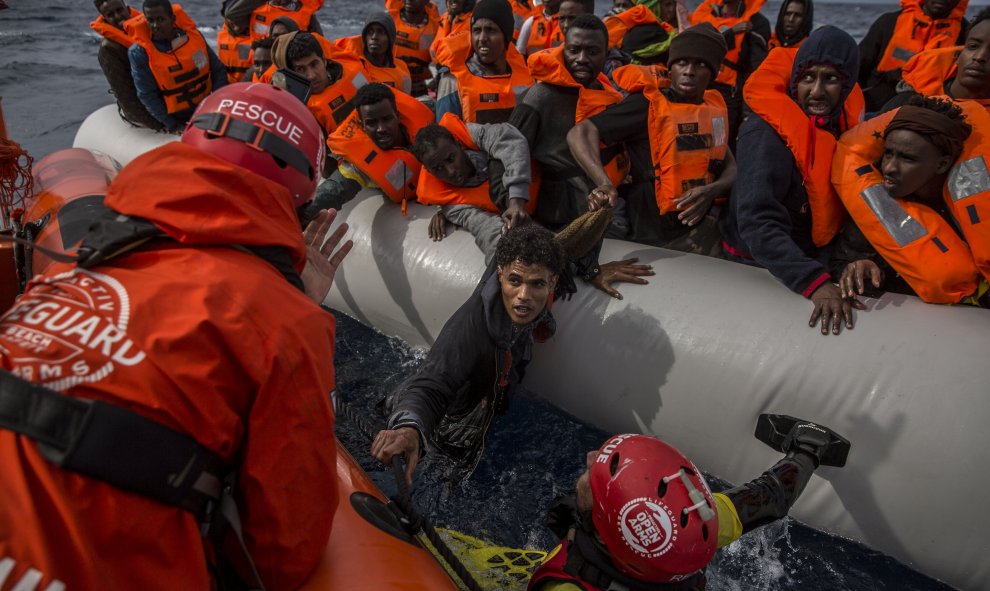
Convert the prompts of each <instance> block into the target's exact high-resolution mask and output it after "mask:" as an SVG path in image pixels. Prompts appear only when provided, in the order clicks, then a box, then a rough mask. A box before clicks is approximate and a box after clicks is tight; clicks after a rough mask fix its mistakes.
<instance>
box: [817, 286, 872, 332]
mask: <svg viewBox="0 0 990 591" xmlns="http://www.w3.org/2000/svg"><path fill="white" fill-rule="evenodd" d="M811 302H812V303H813V304H814V305H815V309H814V311H813V312H812V313H811V319H810V320H809V321H808V326H814V325H815V324H817V323H818V319H819V318H821V321H822V334H823V335H824V334H828V331H829V327H830V326H831V328H832V334H839V331H840V330H841V329H842V321H843V320H845V321H846V328H848V329H850V330H851V329H852V328H853V315H852V311H853V308H855V309H857V310H865V309H866V306H864V305H863V303H862V302H860V301H859V300H857V299H855V298H854V299H851V300H850V299H846V298H843V297H842V291H841V290H840V289H839V288H838V287H837V286H836V285H835V284H833V283H832V282H831V281H826V282H825V283H823V284H822V285H821V287H819V288H818V289H816V290H815V292H814V293H812V294H811Z"/></svg>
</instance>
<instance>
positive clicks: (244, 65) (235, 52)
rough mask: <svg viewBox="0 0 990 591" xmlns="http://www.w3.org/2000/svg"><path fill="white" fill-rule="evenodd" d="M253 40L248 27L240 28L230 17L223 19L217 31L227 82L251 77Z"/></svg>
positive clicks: (219, 55) (218, 50)
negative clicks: (249, 73) (249, 72)
mask: <svg viewBox="0 0 990 591" xmlns="http://www.w3.org/2000/svg"><path fill="white" fill-rule="evenodd" d="M252 41H254V40H253V39H252V38H251V35H250V34H248V31H247V29H246V28H245V29H240V28H238V27H237V25H236V24H235V23H234V22H233V21H231V20H230V19H224V20H223V26H222V27H220V31H219V32H218V33H217V57H219V58H220V61H221V62H223V65H224V67H226V68H227V82H230V83H234V82H240V81H242V80H245V79H246V78H249V77H250V76H249V75H248V71H249V70H250V69H251V65H252V61H251V43H252Z"/></svg>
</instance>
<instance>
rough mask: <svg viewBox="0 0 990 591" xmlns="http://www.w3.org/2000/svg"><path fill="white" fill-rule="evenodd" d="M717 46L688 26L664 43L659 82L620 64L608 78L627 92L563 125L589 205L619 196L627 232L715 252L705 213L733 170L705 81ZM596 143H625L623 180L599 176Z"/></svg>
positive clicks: (715, 99)
mask: <svg viewBox="0 0 990 591" xmlns="http://www.w3.org/2000/svg"><path fill="white" fill-rule="evenodd" d="M724 54H725V39H724V38H723V37H722V35H721V34H719V32H718V31H716V30H715V28H714V27H713V26H711V25H710V24H708V23H702V24H701V25H695V26H694V27H690V28H688V29H686V30H685V31H684V32H683V33H678V34H677V36H676V37H674V40H673V41H672V42H671V44H670V51H669V58H668V68H669V71H670V81H669V86H668V82H667V81H666V80H662V81H661V80H658V79H657V78H656V77H655V76H652V75H650V74H649V72H648V71H647V70H644V69H642V68H640V67H638V66H626V67H624V68H620V69H618V70H616V72H615V73H614V76H615V78H616V81H617V82H620V81H621V84H620V85H621V86H622V87H623V88H624V90H625V91H626V92H629V93H630V94H629V95H628V96H627V97H626V98H624V99H623V100H622V101H621V102H620V103H618V104H616V105H613V106H611V107H609V108H607V109H605V110H604V111H603V112H601V113H599V114H597V115H594V116H593V117H590V118H589V119H587V120H586V121H582V122H581V123H578V124H577V125H576V126H575V127H574V128H573V129H571V131H569V132H568V134H567V144H568V146H569V147H570V150H571V153H572V154H573V155H574V159H575V160H576V161H577V162H578V164H579V165H580V166H581V168H582V169H583V170H584V172H585V174H587V175H588V178H589V179H591V182H592V184H593V186H594V187H595V188H594V189H593V190H592V192H591V195H590V196H589V204H588V205H589V209H593V210H594V209H598V208H600V207H602V206H605V205H609V206H613V207H614V206H615V205H616V204H617V203H618V199H619V197H621V198H622V199H623V200H624V201H625V203H626V209H627V211H628V212H629V213H628V215H629V225H630V234H629V236H628V237H627V238H626V239H627V240H632V241H634V242H641V243H644V244H651V245H653V246H660V247H662V248H669V249H671V250H680V251H684V252H694V253H697V254H706V255H709V256H718V255H719V254H720V252H721V249H720V246H719V243H720V236H719V234H718V228H717V226H716V223H715V218H714V216H713V215H711V213H710V212H711V210H712V205H713V203H714V201H715V199H716V198H718V197H725V196H726V195H728V194H729V191H730V190H731V188H732V182H733V180H734V179H735V177H736V166H735V161H734V159H733V157H732V151H731V150H729V148H728V123H727V117H728V115H727V113H726V108H725V102H724V101H723V100H722V96H721V95H720V94H719V93H718V92H717V91H715V90H713V89H711V87H710V84H711V82H712V81H713V80H714V78H715V72H717V71H718V67H719V64H720V63H721V62H722V57H723V55H724ZM627 78H628V80H627ZM601 143H604V145H606V146H613V145H616V144H620V143H621V144H624V145H625V147H626V151H627V153H628V154H629V160H630V175H631V182H628V183H624V184H622V185H619V186H616V184H615V183H614V182H613V180H612V179H611V178H609V175H608V172H607V171H606V170H605V168H604V167H603V166H602V162H601V157H600V154H601V147H600V146H601Z"/></svg>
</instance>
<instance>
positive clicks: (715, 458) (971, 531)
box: [76, 111, 990, 589]
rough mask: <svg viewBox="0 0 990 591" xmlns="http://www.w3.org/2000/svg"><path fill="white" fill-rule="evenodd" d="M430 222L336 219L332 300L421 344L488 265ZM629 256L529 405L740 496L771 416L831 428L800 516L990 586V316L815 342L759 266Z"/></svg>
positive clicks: (905, 302) (922, 311) (415, 211)
mask: <svg viewBox="0 0 990 591" xmlns="http://www.w3.org/2000/svg"><path fill="white" fill-rule="evenodd" d="M104 115H105V114H104V113H103V111H100V112H97V113H96V114H94V115H93V117H100V116H104ZM88 123H89V121H87V124H84V125H83V129H82V130H80V133H79V135H78V136H77V138H76V145H77V146H80V145H81V146H84V147H89V148H93V149H97V150H101V151H105V152H109V153H110V154H111V155H113V156H114V157H116V158H117V159H118V160H123V159H125V158H126V156H130V157H133V156H134V154H129V155H124V154H118V152H116V151H115V150H114V146H115V143H116V141H117V138H118V136H119V135H121V134H122V133H124V132H122V131H119V128H120V127H121V126H122V125H126V124H123V123H120V122H119V119H118V123H117V125H116V127H117V129H114V130H113V131H110V129H113V128H112V127H111V128H110V129H107V128H104V129H102V130H100V133H99V134H93V133H84V132H87V130H92V129H93V128H91V127H89V126H88ZM131 133H132V134H133V133H139V134H142V133H144V132H140V131H131ZM145 135H151V136H154V135H156V134H145ZM136 143H137V142H134V143H131V142H128V143H127V145H134V144H136ZM432 213H433V210H432V209H430V208H425V207H421V206H417V205H411V206H410V207H409V215H408V217H405V218H403V217H402V216H401V215H399V211H398V208H396V207H395V206H394V204H391V203H390V202H389V201H388V200H387V199H385V198H383V197H382V196H380V195H362V196H360V197H358V198H357V199H355V200H354V201H352V202H351V203H349V204H348V205H347V206H346V207H345V208H344V210H343V213H342V215H341V220H346V222H347V223H348V224H350V226H351V230H350V232H349V235H350V237H351V238H352V239H353V240H354V241H355V246H354V248H353V250H352V252H351V253H350V255H349V256H348V258H347V260H346V261H345V263H344V264H343V266H342V267H341V269H340V270H339V271H338V273H337V276H336V279H335V282H334V289H333V291H332V292H331V294H330V296H329V297H328V300H327V304H328V305H330V306H332V307H334V308H336V309H338V310H342V311H344V312H346V313H348V314H350V315H352V316H354V317H355V318H357V319H359V320H360V321H362V322H364V323H365V324H368V325H371V326H374V327H376V328H377V329H379V330H380V331H382V332H383V333H385V334H387V335H390V336H396V337H399V338H402V339H403V340H405V341H406V342H408V343H411V344H413V345H425V346H428V345H430V344H431V343H432V342H433V340H434V339H435V338H436V336H437V335H438V334H439V332H440V329H441V328H442V326H443V324H444V322H445V321H446V320H447V319H448V318H449V317H450V315H451V314H452V313H453V312H454V310H456V309H457V308H458V306H460V305H461V303H463V302H464V300H465V299H466V298H467V297H468V295H469V294H470V293H471V290H472V289H473V287H474V285H475V283H476V281H477V280H478V278H479V276H480V274H481V272H482V269H483V260H482V256H481V253H480V252H479V251H478V249H477V247H476V246H475V245H474V242H473V240H472V238H471V236H470V235H468V234H467V233H466V232H464V231H454V232H453V233H452V234H450V235H449V236H448V237H447V238H445V239H444V240H443V241H442V242H438V243H435V242H432V241H431V240H430V239H429V238H428V237H427V226H428V224H429V219H430V216H431V215H432ZM630 257H638V258H639V261H640V262H641V263H648V264H651V265H653V268H654V271H656V276H655V277H653V278H651V280H650V285H648V286H632V285H621V286H620V287H619V289H620V290H621V291H622V293H623V295H624V299H622V300H615V299H612V298H609V297H607V296H606V295H605V294H602V293H600V292H598V291H596V290H594V289H592V288H590V287H589V286H587V285H583V284H582V285H579V289H580V291H579V293H578V294H577V295H575V296H574V298H573V299H571V300H570V301H561V302H557V304H556V305H555V306H554V314H555V315H556V317H557V324H558V329H557V334H556V336H555V337H554V338H553V339H552V340H551V341H550V342H549V343H546V344H543V345H539V346H537V347H536V349H535V351H534V360H533V363H532V365H531V367H530V370H529V372H528V374H527V377H526V382H525V385H526V386H527V387H528V388H529V389H530V390H532V391H534V392H537V393H539V394H541V395H543V396H545V397H547V398H548V399H550V400H551V401H553V402H554V403H555V404H557V405H558V406H560V407H561V408H563V409H564V410H566V411H568V412H570V413H572V414H574V415H575V416H577V417H579V418H581V419H583V420H586V421H588V422H590V423H592V424H595V425H597V426H599V427H601V428H603V429H606V430H608V431H611V432H623V431H638V432H646V433H653V434H656V435H658V436H661V437H663V438H665V439H667V440H669V441H670V442H672V443H673V444H675V445H677V446H678V447H679V448H681V449H682V450H683V451H684V452H685V453H687V454H688V455H689V456H690V457H691V458H692V459H693V460H694V461H695V462H696V463H697V464H698V465H699V466H701V467H702V468H704V469H705V470H706V471H708V472H710V473H712V474H715V475H717V476H720V477H723V478H725V479H726V480H729V481H730V482H743V481H746V480H749V479H750V478H753V477H754V476H756V475H758V474H760V473H761V472H762V471H763V470H764V469H766V468H767V467H768V466H769V465H771V464H772V463H773V462H774V461H775V460H776V459H777V455H776V452H773V451H771V450H770V449H769V448H767V447H765V446H764V445H763V444H762V443H760V442H758V441H756V440H755V439H754V438H753V426H754V425H755V424H756V419H757V416H758V415H759V414H760V413H764V412H772V413H781V414H789V415H792V416H799V417H804V418H807V419H809V420H813V421H816V422H819V423H822V424H825V425H828V426H829V427H831V428H833V429H835V430H836V431H837V432H839V433H841V434H842V435H844V436H845V437H847V438H848V439H849V440H850V441H851V442H852V451H851V452H850V454H849V460H848V463H847V465H846V466H845V467H843V468H827V467H826V468H821V469H820V470H818V471H817V473H816V475H815V476H814V477H813V480H812V482H811V483H810V484H809V485H808V487H807V489H806V490H805V492H804V494H803V496H802V497H801V499H800V500H799V501H798V503H797V505H796V506H795V508H794V509H793V511H792V514H793V515H794V516H795V517H796V518H798V519H800V520H802V521H804V522H806V523H808V524H810V525H812V526H814V527H817V528H821V529H824V530H827V531H830V532H833V533H837V534H839V535H843V536H846V537H850V538H853V539H856V540H860V541H862V542H864V543H865V544H867V545H869V546H872V547H874V548H876V549H878V550H880V551H882V552H884V553H886V554H889V555H891V556H894V557H896V558H898V559H900V560H902V561H903V562H905V563H907V564H909V565H911V566H913V567H914V568H917V569H918V570H920V571H922V572H925V573H927V574H929V575H931V576H934V577H937V578H939V579H942V580H944V581H946V582H948V583H950V584H952V585H955V586H957V587H960V588H965V589H990V561H988V560H986V556H987V555H988V553H990V535H988V534H987V532H990V513H984V512H983V511H981V510H980V509H979V504H978V501H977V499H978V498H979V495H980V494H982V491H984V490H986V489H987V488H988V485H990V471H988V470H987V466H988V463H990V451H988V450H990V429H987V427H986V423H987V421H988V420H990V386H988V384H990V363H987V351H988V349H990V313H988V312H987V311H986V310H980V309H975V308H970V307H965V306H956V307H948V306H937V305H928V304H925V303H923V302H921V301H920V300H919V299H917V298H915V297H910V296H900V295H892V294H887V295H885V296H884V297H882V298H880V299H878V300H867V301H866V303H867V307H868V310H867V311H866V312H860V313H857V314H856V321H857V326H856V328H855V329H854V330H851V331H848V330H843V334H841V335H839V336H835V335H829V336H822V335H821V334H820V332H819V330H818V329H817V328H810V327H809V326H808V317H809V316H810V314H811V304H810V303H809V302H808V300H806V299H804V298H801V297H799V296H797V295H795V294H793V293H791V292H790V291H789V290H787V288H785V287H784V286H783V285H781V284H780V283H779V282H777V281H776V280H775V279H774V278H773V277H772V276H771V275H770V274H769V273H768V272H767V271H765V270H761V269H756V268H752V267H748V266H745V265H740V264H735V263H730V262H726V261H720V260H715V259H710V258H705V257H701V256H697V255H690V254H684V253H679V252H672V251H667V250H663V249H659V248H652V247H648V246H643V245H639V244H633V243H629V242H622V241H612V240H607V241H606V242H605V245H604V248H603V253H602V261H603V262H604V261H609V260H619V259H624V258H630Z"/></svg>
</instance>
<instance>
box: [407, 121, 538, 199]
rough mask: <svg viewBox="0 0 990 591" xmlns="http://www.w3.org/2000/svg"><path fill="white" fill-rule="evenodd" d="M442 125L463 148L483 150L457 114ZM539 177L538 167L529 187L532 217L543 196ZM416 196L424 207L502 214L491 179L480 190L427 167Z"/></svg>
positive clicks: (442, 122) (422, 173)
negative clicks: (460, 207) (462, 207)
mask: <svg viewBox="0 0 990 591" xmlns="http://www.w3.org/2000/svg"><path fill="white" fill-rule="evenodd" d="M440 125H441V126H443V127H444V128H446V129H447V131H449V132H450V133H451V135H453V136H454V140H455V141H456V142H457V143H458V144H459V145H460V147H461V148H462V149H464V150H472V151H475V152H482V151H483V150H482V149H481V148H480V147H478V145H477V144H475V143H474V140H473V139H471V132H470V131H469V130H468V128H467V124H466V123H465V122H464V121H463V120H462V119H460V118H459V117H457V115H454V114H453V113H445V114H444V116H443V117H441V118H440ZM537 174H538V173H537V171H536V169H535V168H534V170H533V176H532V178H531V182H530V184H529V201H528V202H527V203H526V212H527V213H530V214H532V213H533V212H534V211H536V195H537V193H539V188H540V183H539V179H538V178H537ZM416 195H417V198H418V199H419V202H420V203H422V204H423V205H472V206H474V207H477V208H478V209H482V210H484V211H487V212H490V213H495V214H498V213H501V212H499V209H498V207H497V206H496V205H495V203H493V202H492V198H491V191H490V187H489V182H488V181H487V180H486V181H485V182H483V183H481V184H480V185H478V186H476V187H457V186H454V185H450V184H448V183H446V182H444V181H442V180H440V179H438V178H437V177H435V176H433V174H431V173H430V171H429V170H427V169H426V167H425V166H424V167H423V169H422V171H421V172H420V175H419V183H418V184H417V186H416Z"/></svg>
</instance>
